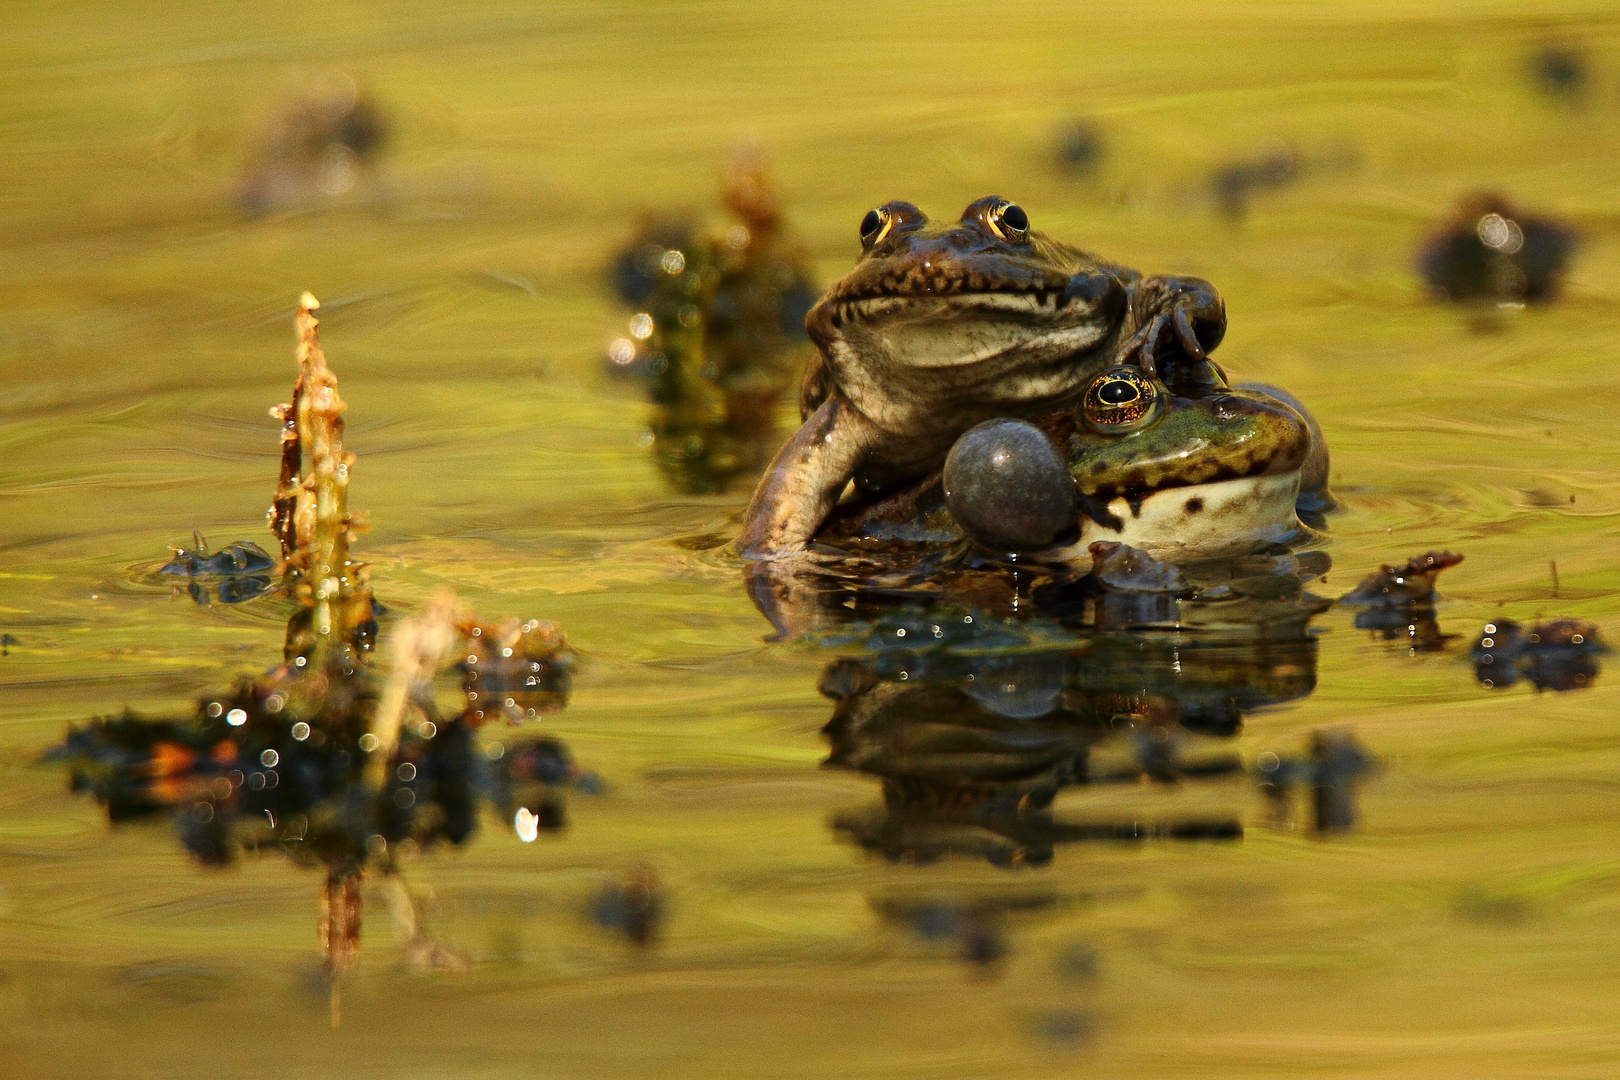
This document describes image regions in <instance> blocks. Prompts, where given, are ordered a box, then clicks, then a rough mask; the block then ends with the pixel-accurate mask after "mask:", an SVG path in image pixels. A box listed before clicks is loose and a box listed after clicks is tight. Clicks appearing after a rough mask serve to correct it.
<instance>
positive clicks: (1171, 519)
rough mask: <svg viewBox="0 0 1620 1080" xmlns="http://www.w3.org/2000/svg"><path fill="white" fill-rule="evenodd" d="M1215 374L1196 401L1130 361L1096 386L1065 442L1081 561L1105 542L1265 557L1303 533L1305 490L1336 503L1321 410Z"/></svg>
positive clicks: (1159, 553) (1169, 553) (1177, 554)
mask: <svg viewBox="0 0 1620 1080" xmlns="http://www.w3.org/2000/svg"><path fill="white" fill-rule="evenodd" d="M1215 374H1216V376H1217V379H1218V382H1217V383H1216V384H1215V385H1212V386H1211V387H1209V388H1208V389H1206V390H1205V391H1203V392H1202V393H1199V394H1198V395H1196V396H1181V395H1178V394H1175V393H1173V392H1171V391H1170V390H1168V389H1167V388H1166V387H1165V386H1164V384H1163V383H1161V382H1160V381H1159V380H1157V379H1155V378H1153V377H1151V376H1149V375H1147V374H1146V373H1144V372H1143V371H1141V370H1140V369H1138V368H1134V367H1129V366H1120V367H1114V368H1109V369H1108V370H1106V371H1104V372H1102V373H1101V374H1099V375H1098V376H1097V377H1096V378H1095V379H1093V380H1092V381H1091V383H1090V384H1089V385H1088V386H1087V388H1086V392H1085V395H1084V396H1083V397H1082V398H1081V402H1080V405H1079V407H1078V408H1076V409H1074V410H1073V411H1072V412H1071V413H1070V414H1069V416H1068V417H1067V418H1066V419H1067V421H1068V425H1069V426H1070V430H1069V431H1068V433H1067V438H1066V439H1060V441H1059V445H1060V446H1061V447H1063V449H1064V450H1065V451H1066V454H1065V457H1066V461H1067V464H1068V473H1069V476H1070V477H1072V478H1073V484H1074V487H1075V489H1076V493H1077V495H1078V500H1079V503H1080V511H1081V513H1080V516H1079V526H1080V527H1079V544H1080V545H1081V551H1080V552H1077V553H1076V557H1077V558H1080V557H1081V556H1082V553H1083V552H1084V548H1085V546H1086V545H1089V544H1091V543H1093V542H1095V541H1098V540H1113V541H1118V542H1120V543H1123V544H1128V545H1130V546H1131V547H1134V548H1137V549H1139V550H1142V551H1146V552H1148V553H1149V554H1150V555H1153V556H1155V557H1156V558H1160V559H1167V560H1172V561H1174V560H1176V559H1184V558H1200V557H1208V556H1216V555H1223V554H1231V553H1240V552H1244V551H1249V550H1254V549H1255V548H1257V547H1262V546H1265V545H1266V544H1271V543H1279V542H1282V541H1285V540H1288V539H1290V538H1292V537H1294V536H1298V535H1300V534H1301V533H1302V531H1303V530H1302V528H1301V524H1300V521H1299V519H1298V517H1297V516H1296V513H1295V507H1296V504H1300V503H1301V502H1302V491H1303V492H1304V493H1305V498H1304V499H1303V502H1304V505H1306V506H1311V507H1315V506H1320V505H1323V504H1324V503H1325V501H1326V500H1327V499H1328V495H1327V471H1328V458H1327V446H1326V444H1325V442H1323V440H1322V438H1321V432H1320V429H1319V428H1318V427H1317V426H1316V424H1315V421H1314V419H1312V418H1311V417H1310V414H1309V413H1308V412H1305V411H1304V407H1303V406H1302V405H1300V404H1299V403H1298V402H1297V401H1295V400H1294V399H1293V398H1292V397H1290V396H1289V395H1287V394H1285V393H1283V392H1282V391H1280V390H1277V389H1276V388H1274V387H1268V386H1263V385H1260V384H1247V385H1239V386H1236V387H1231V386H1228V385H1226V380H1225V376H1224V373H1221V372H1220V371H1219V370H1218V369H1217V370H1216V373H1215ZM1059 434H1060V435H1061V434H1062V432H1061V431H1060V432H1059ZM947 494H949V493H947Z"/></svg>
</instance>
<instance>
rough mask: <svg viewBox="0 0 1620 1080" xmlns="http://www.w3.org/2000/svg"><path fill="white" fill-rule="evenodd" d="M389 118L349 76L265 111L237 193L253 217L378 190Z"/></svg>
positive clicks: (334, 80) (244, 207)
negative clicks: (378, 165)
mask: <svg viewBox="0 0 1620 1080" xmlns="http://www.w3.org/2000/svg"><path fill="white" fill-rule="evenodd" d="M388 137H389V130H388V121H387V119H386V118H385V117H384V115H383V112H382V110H381V108H380V107H379V106H378V105H377V104H376V102H374V101H373V100H372V99H371V98H369V97H367V96H366V95H364V94H362V93H360V92H359V91H358V90H357V89H356V88H355V85H354V83H353V81H352V80H350V79H348V78H347V77H346V76H343V77H338V78H336V79H333V80H331V81H330V85H328V86H326V87H324V88H322V89H319V90H316V91H312V92H310V93H308V94H305V95H302V96H298V97H294V98H292V99H290V100H288V101H286V102H284V103H283V104H281V105H280V106H279V107H276V108H274V109H272V110H271V111H270V113H269V114H268V115H267V116H266V117H265V119H264V121H263V122H262V123H261V125H260V127H259V131H258V133H257V135H256V136H255V137H254V140H253V149H252V150H251V152H250V154H249V159H248V163H247V165H246V166H245V168H244V169H243V172H242V176H241V179H240V180H239V181H238V183H237V186H236V190H235V193H234V201H235V203H236V205H237V206H238V207H239V208H240V209H241V210H242V211H243V212H245V213H247V214H252V215H260V214H272V213H276V212H277V211H281V210H295V209H300V208H305V207H309V206H314V205H317V204H319V203H321V202H324V201H328V200H332V199H336V198H340V197H343V196H346V195H349V194H350V193H352V192H354V191H356V190H362V191H368V192H371V193H375V192H376V188H377V181H378V175H377V164H378V161H379V160H380V159H381V157H382V155H383V152H384V150H385V149H386V148H387V145H388Z"/></svg>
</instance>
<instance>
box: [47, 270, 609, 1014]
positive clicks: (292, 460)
mask: <svg viewBox="0 0 1620 1080" xmlns="http://www.w3.org/2000/svg"><path fill="white" fill-rule="evenodd" d="M318 306H319V304H318V302H317V301H316V300H315V298H314V297H313V296H311V295H310V294H308V293H305V294H304V295H303V298H302V299H301V300H300V303H299V307H298V313H297V317H296V324H295V325H296V330H297V342H298V347H297V360H298V367H299V375H298V381H297V383H296V385H295V386H294V389H293V396H292V401H291V402H290V403H289V404H287V405H281V406H277V407H276V408H275V409H274V410H272V415H274V416H275V417H276V418H277V419H279V420H280V421H282V424H283V430H282V435H281V439H282V458H281V475H280V480H279V482H278V484H277V488H276V492H275V498H274V501H273V503H272V506H271V509H270V513H269V524H270V528H271V531H272V532H273V533H274V535H275V536H276V538H277V541H278V542H279V544H280V546H281V551H282V556H283V557H282V567H283V572H284V575H285V585H286V588H287V590H288V592H289V594H290V595H291V596H292V597H293V599H294V600H295V601H296V602H297V605H298V606H297V610H296V611H295V612H294V614H293V616H292V618H291V619H290V620H289V622H288V627H287V636H286V644H285V649H284V653H285V657H284V662H283V663H281V664H279V665H277V666H276V667H274V668H271V669H270V670H269V671H267V672H265V673H264V674H262V675H259V676H253V677H247V678H243V679H241V680H240V681H239V682H238V683H237V684H236V686H235V687H233V688H231V689H230V690H228V691H226V692H224V693H219V694H214V695H209V696H205V697H203V698H202V699H201V700H199V701H198V703H197V706H196V709H195V711H194V712H193V713H192V715H190V716H188V717H183V718H178V719H167V718H145V717H141V716H138V715H136V714H134V713H131V712H128V711H126V712H125V713H124V714H123V715H121V716H117V717H105V718H96V719H93V720H91V721H89V722H88V723H86V724H84V725H82V726H78V727H73V728H70V730H69V732H68V735H67V738H66V739H65V741H64V742H63V743H62V744H61V745H60V746H58V747H57V748H55V749H54V750H53V751H51V752H50V753H49V754H48V755H47V756H48V758H50V759H52V760H57V761H63V762H66V763H67V764H68V768H69V775H70V784H71V786H72V788H73V790H75V791H82V792H86V793H88V794H90V795H92V796H93V797H94V798H95V799H96V800H97V801H98V802H99V803H101V804H102V805H103V806H104V807H106V810H107V816H108V818H109V819H110V820H113V821H122V820H126V819H129V818H133V817H139V816H146V815H152V814H157V813H162V812H166V813H169V814H171V815H172V816H173V819H174V821H175V825H176V828H177V831H178V833H179V837H180V840H181V843H182V844H183V845H184V846H185V847H186V849H187V850H188V851H189V852H190V853H191V854H192V855H193V856H194V857H195V858H196V859H197V860H198V861H199V862H201V863H203V864H205V865H213V866H223V865H228V864H230V863H232V862H234V861H235V860H236V859H237V858H239V857H240V856H241V855H242V854H243V853H256V852H263V851H272V850H274V851H280V852H281V853H283V854H285V855H286V856H287V857H289V858H290V859H292V860H293V861H294V862H295V863H297V864H299V865H304V866H313V867H317V868H320V869H323V870H324V871H325V874H326V877H325V883H324V885H323V887H322V893H321V916H320V924H319V931H320V940H321V943H322V951H323V953H324V956H325V962H326V971H327V975H328V976H329V977H330V978H331V979H332V980H333V984H332V986H333V1020H334V1023H335V1022H336V1020H337V1016H338V1012H337V996H336V995H337V982H336V980H337V978H338V976H340V975H342V974H343V972H344V971H346V970H347V969H348V968H349V966H351V965H352V964H353V962H354V960H355V958H356V956H357V955H358V949H359V935H360V882H361V880H362V879H363V878H364V877H365V876H366V875H368V874H371V873H376V874H379V875H381V876H382V877H383V878H384V879H385V880H386V881H387V882H388V883H389V885H390V888H391V889H392V892H391V894H390V895H391V897H392V900H393V904H392V906H393V908H394V912H395V920H396V922H399V923H401V924H402V925H404V926H406V927H407V928H408V933H407V937H408V938H409V944H408V946H407V956H408V959H409V960H410V962H411V964H412V965H413V966H416V967H425V968H435V969H450V970H455V969H458V968H459V967H462V966H465V962H464V961H461V960H460V959H459V957H458V956H457V955H456V954H455V953H453V951H450V950H447V949H445V948H444V947H443V946H440V945H438V944H437V943H436V942H434V941H433V940H432V939H431V938H429V937H427V936H426V935H425V934H424V933H423V932H422V931H421V928H420V926H419V925H418V922H417V919H416V915H415V912H414V908H413V906H412V905H411V903H410V899H409V893H408V891H406V889H405V887H404V884H403V882H402V881H401V880H400V877H399V875H400V871H401V867H400V858H401V855H402V854H403V853H404V852H406V851H419V850H423V849H426V848H430V847H433V846H435V845H438V844H440V843H447V844H452V845H454V844H461V843H464V842H465V841H466V840H467V839H468V837H470V836H471V835H472V834H473V832H474V831H475V830H476V828H477V824H478V818H479V813H480V807H481V806H484V805H488V806H490V807H491V808H493V809H494V810H495V811H496V812H497V813H499V814H500V815H501V816H502V817H504V818H506V819H508V820H511V821H512V822H513V827H514V830H515V831H516V832H517V835H518V837H519V839H521V840H524V841H526V842H527V841H532V840H534V839H535V838H536V836H537V835H538V833H539V832H540V831H541V830H547V831H556V830H558V829H560V828H562V827H563V825H564V823H565V821H566V814H565V812H564V801H563V793H564V792H565V791H566V790H568V789H570V788H576V789H579V790H584V791H600V790H601V782H600V781H599V780H597V779H596V778H595V777H594V776H591V775H590V774H588V773H585V772H583V771H582V770H580V769H579V768H578V767H577V766H576V765H575V764H574V763H573V761H572V760H571V758H570V756H569V754H568V751H567V748H566V747H564V746H563V744H562V743H560V742H558V741H557V740H555V739H551V738H546V737H543V736H536V735H529V734H518V735H513V736H508V737H506V738H503V739H501V740H487V739H486V740H484V742H483V743H482V744H481V743H480V740H479V729H480V728H481V727H483V726H484V725H485V724H486V723H488V722H490V721H494V720H504V721H521V720H525V719H528V718H531V717H534V716H537V715H539V714H540V713H541V712H544V711H550V710H553V709H557V708H561V707H562V706H563V705H564V704H566V702H567V698H568V691H569V681H568V672H569V669H570V667H571V665H572V659H573V653H572V651H571V650H570V649H569V647H568V643H567V641H566V639H565V638H564V636H563V634H562V632H561V631H560V630H559V629H558V628H557V627H555V626H554V625H552V624H551V623H547V622H544V621H542V620H530V621H528V622H519V621H518V620H516V619H508V620H505V621H500V622H492V621H489V620H483V619H479V618H478V617H476V616H475V615H473V614H471V613H470V612H468V611H466V610H464V609H463V608H462V606H461V605H460V604H459V603H458V602H457V601H456V599H455V597H454V596H452V595H449V594H441V595H439V596H437V597H435V598H434V599H433V601H432V602H431V603H430V604H429V605H428V606H427V608H426V609H425V610H424V611H423V612H421V613H420V614H418V615H416V616H414V617H411V618H408V619H404V620H401V621H400V623H399V624H398V625H397V626H396V627H394V629H393V632H392V633H391V635H390V637H389V639H388V648H387V650H386V651H387V653H388V656H389V661H390V669H389V672H388V674H387V676H386V677H385V678H379V677H378V676H377V675H376V674H375V673H374V671H373V668H372V666H371V660H372V655H371V654H372V651H373V650H372V644H373V642H374V641H375V640H376V635H377V623H376V609H375V605H374V603H373V601H372V598H371V588H370V585H369V583H368V581H367V574H366V568H365V566H364V564H361V563H359V562H356V561H355V560H354V559H353V558H352V557H351V551H350V544H351V543H352V541H353V540H354V537H355V534H356V532H357V531H358V529H359V528H360V524H359V522H358V520H357V518H356V515H354V514H353V513H351V512H350V511H349V509H348V506H347V490H348V483H349V479H350V476H351V473H352V470H353V467H354V465H355V463H356V459H355V456H354V455H353V454H352V453H349V452H347V451H345V450H344V449H343V419H342V415H343V411H344V409H345V405H344V403H343V399H342V397H341V396H340V395H339V393H338V385H337V376H336V375H335V374H333V372H332V371H331V369H330V368H329V367H328V366H327V364H326V359H325V355H324V353H323V352H322V350H321V347H320V342H319V340H318V337H317V326H318V322H317V321H316V319H315V317H314V312H315V310H316V308H317V307H318ZM171 565H173V566H174V567H176V570H175V571H174V572H175V573H179V574H183V575H185V576H188V577H195V576H199V575H200V574H201V573H203V572H204V571H208V572H211V573H214V575H215V576H226V577H229V576H231V575H233V574H235V575H240V574H243V573H248V572H250V571H255V572H256V571H262V570H264V569H266V568H268V567H269V566H270V565H272V564H271V559H270V556H269V555H268V554H267V553H265V552H264V551H263V550H262V549H260V548H258V547H257V546H256V545H254V544H251V543H247V542H238V543H236V544H232V545H230V546H229V547H227V548H225V549H223V550H222V551H220V552H217V553H215V554H212V555H210V554H208V553H207V551H206V549H205V548H204V547H203V545H202V544H201V543H200V542H199V543H198V544H197V548H196V550H193V551H186V550H179V551H177V553H176V558H175V561H174V563H173V564H171ZM452 668H454V670H457V671H459V673H460V675H461V690H462V694H463V696H464V699H465V701H466V708H465V709H464V710H463V711H462V712H460V713H459V714H457V715H454V716H449V717H446V716H443V715H441V714H440V712H439V710H438V706H437V704H436V700H435V699H436V687H435V680H436V678H437V676H438V675H439V674H440V673H441V672H443V671H446V670H450V669H452Z"/></svg>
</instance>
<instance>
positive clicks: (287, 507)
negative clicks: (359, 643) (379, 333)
mask: <svg viewBox="0 0 1620 1080" xmlns="http://www.w3.org/2000/svg"><path fill="white" fill-rule="evenodd" d="M319 307H320V301H318V300H316V299H315V297H314V296H313V295H311V294H310V293H307V292H306V293H304V294H303V295H302V296H301V297H300V298H299V301H298V313H297V315H296V316H295V318H294V330H295V332H296V335H297V342H298V344H297V352H296V358H297V361H298V381H297V383H295V384H294V386H293V396H292V400H291V401H290V402H289V403H288V404H286V405H281V406H277V407H276V408H274V409H272V410H271V415H272V416H274V417H276V418H277V419H278V420H280V421H281V422H282V432H281V479H280V482H279V483H278V485H277V487H276V494H275V498H274V500H273V501H272V503H271V505H270V513H269V519H270V528H271V529H272V531H274V532H275V534H276V538H277V539H278V540H279V541H280V542H281V553H282V557H283V559H284V560H285V563H286V572H287V576H288V578H289V579H290V581H291V583H292V586H293V591H294V594H295V595H296V596H297V597H298V599H299V600H300V601H301V602H302V603H303V604H304V605H305V606H306V607H308V608H309V609H310V615H311V618H310V627H311V629H312V630H313V632H314V649H313V653H312V655H311V656H310V660H311V661H312V667H313V668H314V669H316V670H319V669H320V668H323V667H325V666H326V664H327V663H328V662H329V661H331V660H333V659H335V658H340V657H342V656H343V655H344V653H345V650H346V648H347V647H348V645H349V643H350V641H351V638H352V635H353V632H354V630H355V628H356V625H357V624H358V623H359V622H361V621H364V620H365V619H367V618H369V617H370V609H371V605H370V594H369V591H368V590H367V589H366V588H365V575H364V573H363V571H362V568H361V567H360V566H358V565H356V564H355V563H354V562H353V561H352V560H351V559H350V558H349V544H350V543H351V542H352V540H353V539H354V533H355V531H356V523H355V520H354V516H353V515H352V514H350V513H349V511H348V490H349V471H350V468H351V467H352V466H353V465H354V462H355V457H354V455H353V454H351V453H348V452H346V451H345V450H344V449H343V412H344V410H345V409H346V408H347V407H348V406H346V405H345V404H344V402H343V398H342V397H341V396H340V395H339V394H338V388H337V376H336V375H335V374H333V372H332V369H331V368H329V367H327V365H326V354H325V353H324V352H323V351H322V350H321V343H320V337H319V334H318V332H317V328H318V327H319V326H320V322H319V321H318V320H317V319H316V318H315V311H316V309H317V308H319Z"/></svg>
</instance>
